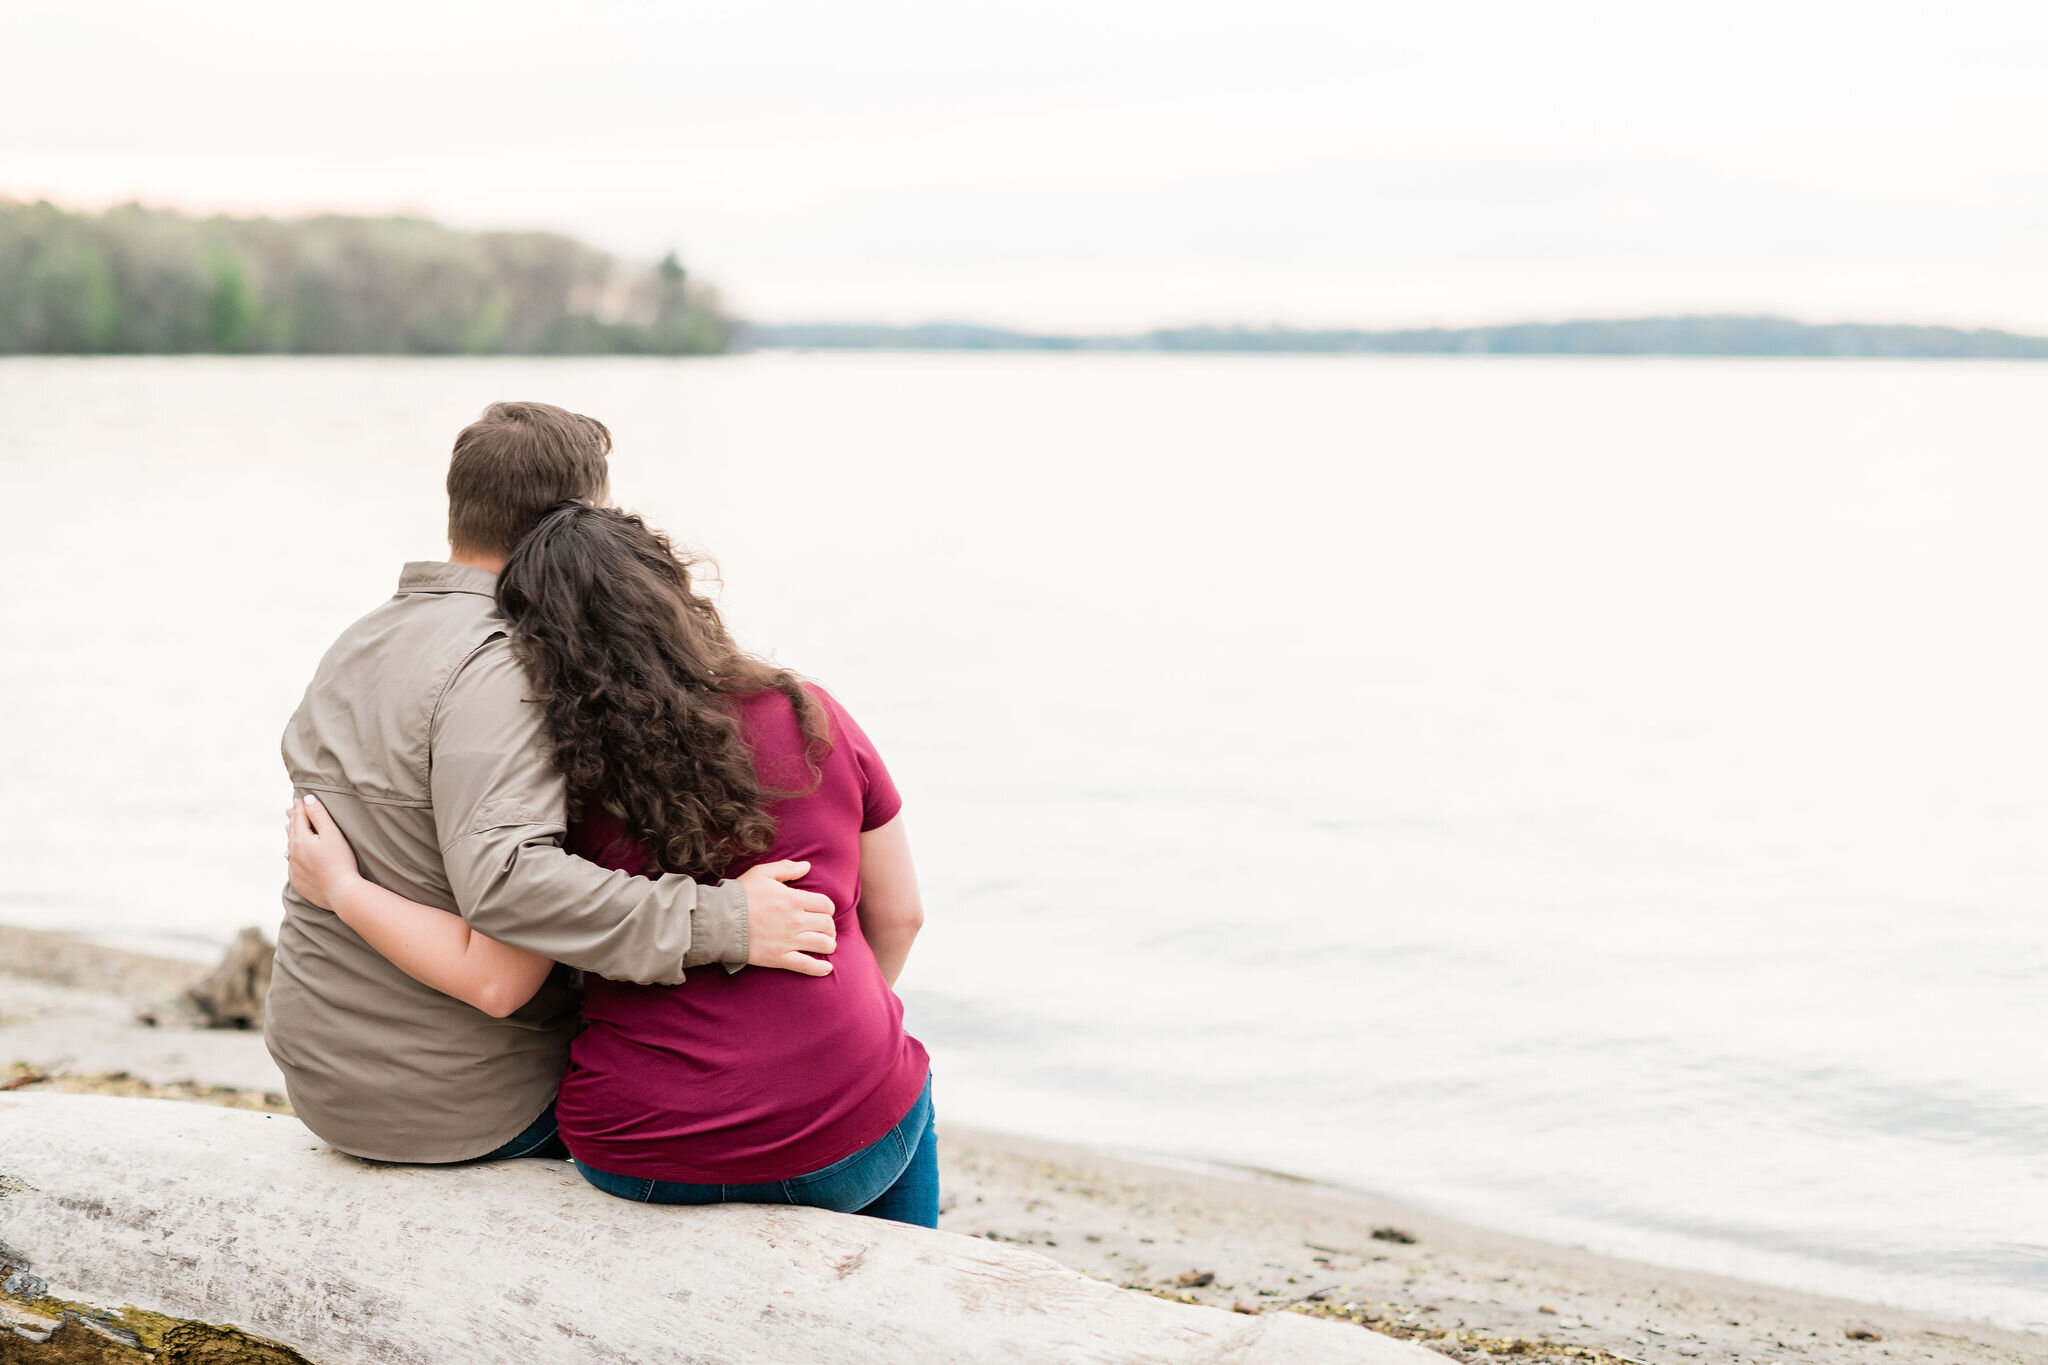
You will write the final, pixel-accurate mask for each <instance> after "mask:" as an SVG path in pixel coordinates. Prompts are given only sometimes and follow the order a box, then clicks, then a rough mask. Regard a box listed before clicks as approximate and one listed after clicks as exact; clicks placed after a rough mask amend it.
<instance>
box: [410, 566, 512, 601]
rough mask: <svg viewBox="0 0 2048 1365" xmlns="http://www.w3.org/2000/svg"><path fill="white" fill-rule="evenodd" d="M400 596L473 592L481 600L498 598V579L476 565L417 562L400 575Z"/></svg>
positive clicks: (487, 570)
mask: <svg viewBox="0 0 2048 1365" xmlns="http://www.w3.org/2000/svg"><path fill="white" fill-rule="evenodd" d="M398 590H399V591H400V592H402V593H403V592H473V593H475V594H477V595H478V596H479V597H490V598H495V597H497V595H498V576H497V575H496V574H494V573H492V572H491V571H490V570H489V569H479V568H477V567H476V565H474V564H450V563H448V562H446V561H445V560H439V559H417V560H414V561H413V562H412V563H410V564H408V565H406V566H405V571H404V572H403V573H401V574H399V575H398Z"/></svg>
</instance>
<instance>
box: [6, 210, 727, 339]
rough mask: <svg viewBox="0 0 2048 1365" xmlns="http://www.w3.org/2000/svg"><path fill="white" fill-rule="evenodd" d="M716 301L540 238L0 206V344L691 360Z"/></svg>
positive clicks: (370, 223)
mask: <svg viewBox="0 0 2048 1365" xmlns="http://www.w3.org/2000/svg"><path fill="white" fill-rule="evenodd" d="M728 331H729V324H728V323H727V321H726V319H725V318H724V316H723V315H722V314H721V313H720V311H719V309H718V305H717V300H716V298H715V296H714V295H713V294H712V293H711V292H710V291H709V290H707V289H704V288H703V287H702V286H700V285H698V284H697V283H696V282H695V281H694V280H691V279H690V278H689V277H688V275H687V274H686V272H685V271H684V270H683V267H682V265H681V264H680V263H679V262H678V261H677V260H676V258H675V255H674V254H673V253H671V254H670V255H669V256H668V258H667V259H665V260H663V261H662V262H661V263H660V264H659V265H656V266H653V267H650V268H646V269H639V270H634V269H628V268H627V267H626V266H624V265H623V264H622V263H621V262H620V261H618V260H617V259H616V258H614V257H613V256H611V255H609V254H607V253H605V252H603V251H600V250H598V249H597V248H595V247H592V246H588V245H586V244H584V243H582V242H579V241H576V240H575V239H574V238H571V237H565V236H562V235H560V234H559V233H552V232H458V231H455V230H453V229H450V228H446V227H443V226H441V225H440V224H438V223H433V222H429V221H427V220H425V219H421V218H405V217H394V218H354V217H341V216H326V217H318V218H307V219H302V220H297V221H278V220H275V219H269V218H222V217H216V218H192V217H186V216H184V215H181V214H176V213H165V212H159V211H155V210H151V209H146V208H142V207H140V206H139V205H128V206H126V207H122V208H116V209H111V210H108V211H107V212H105V213H74V212H67V211H65V210H63V209H60V208H57V207H55V206H54V205H51V204H48V203H34V204H26V203H19V202H16V201H12V200H7V199H0V354H24V353H40V354H72V355H116V354H131V355H132V354H166V353H168V354H180V353H189V352H220V353H228V354H289V355H698V354H705V353H709V352H716V351H722V350H724V349H725V346H726V341H727V335H728Z"/></svg>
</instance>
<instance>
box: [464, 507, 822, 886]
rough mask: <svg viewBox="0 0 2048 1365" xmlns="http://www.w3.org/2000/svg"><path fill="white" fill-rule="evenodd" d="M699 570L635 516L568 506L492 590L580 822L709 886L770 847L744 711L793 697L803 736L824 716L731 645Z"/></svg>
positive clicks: (787, 677) (818, 748) (764, 795)
mask: <svg viewBox="0 0 2048 1365" xmlns="http://www.w3.org/2000/svg"><path fill="white" fill-rule="evenodd" d="M697 562H698V561H697V560H695V559H693V558H691V557H689V556H687V555H685V554H681V553H679V552H678V551H677V550H676V548H675V547H674V546H673V545H672V544H670V543H669V539H668V537H666V536H664V535H662V534H661V532H659V531H656V530H654V529H652V528H651V527H649V526H648V525H647V523H646V522H644V521H642V520H641V519H640V518H639V517H636V516H633V515H631V514H630V513H626V512H620V511H616V510H614V509H612V508H607V507H591V506H588V505H586V504H583V503H564V504H562V505H561V506H559V507H556V508H555V509H554V510H552V511H550V512H549V513H548V514H547V515H546V516H545V517H543V518H542V519H541V522H540V524H539V525H538V526H536V527H534V529H533V530H532V532H530V533H529V534H528V535H527V537H526V538H525V539H524V540H522V541H520V542H519V546H518V548H517V549H515V550H514V551H513V552H512V555H511V557H510V558H509V559H507V560H506V561H505V568H504V570H503V572H501V573H500V574H499V575H498V611H499V614H500V615H502V616H503V617H504V618H505V620H506V622H507V623H508V624H509V625H510V627H511V637H512V648H513V650H514V651H515V652H516V653H517V654H518V656H519V660H520V662H521V663H523V664H524V665H525V666H526V670H527V673H528V675H529V676H530V677H531V678H532V680H533V683H534V686H535V687H536V688H537V689H538V695H537V697H536V700H537V701H539V702H540V704H541V705H542V706H543V707H544V708H545V709H546V711H547V718H548V729H549V731H550V732H551V733H552V735H553V738H554V744H555V755H554V757H555V767H556V768H557V769H558V770H559V771H560V772H561V774H562V777H563V779H564V780H565V781H566V782H567V784H568V788H569V814H570V818H572V819H576V818H580V817H583V816H587V815H590V814H594V813H596V812H598V811H604V812H606V813H608V814H610V815H612V816H614V817H616V818H617V819H618V820H620V821H621V822H622V823H623V824H624V825H625V827H626V831H627V833H628V834H630V835H631V836H632V837H633V838H634V839H636V840H638V841H639V842H640V843H641V844H643V845H644V846H645V847H646V848H647V849H648V850H649V851H650V852H651V853H652V854H653V855H654V857H655V859H656V860H657V861H658V862H659V863H660V864H661V865H662V867H664V868H666V869H667V870H669V871H671V872H681V873H686V874H688V875H691V876H695V877H705V876H716V875H718V874H720V873H721V872H723V870H724V869H725V868H726V867H727V866H729V865H730V864H731V863H732V862H733V861H734V860H735V859H737V858H740V857H742V856H744V855H747V854H758V853H761V852H764V851H765V850H766V849H767V848H768V846H769V844H770V843H771V842H773V840H774V838H775V821H774V819H773V817H771V816H770V815H769V813H768V809H767V808H768V805H769V803H770V802H772V801H775V800H779V799H781V798H783V797H786V796H793V795H797V794H799V793H795V792H778V791H768V790H764V789H763V788H762V786H761V783H760V779H759V778H758V777H757V776H756V774H755V771H754V759H753V752H752V750H751V749H750V748H749V747H748V744H747V741H746V737H745V735H744V734H743V733H742V731H741V729H740V722H739V716H738V711H737V708H736V707H735V705H734V702H735V700H736V699H738V698H742V697H746V696H750V695H753V694H755V693H758V692H764V691H767V690H768V689H770V688H773V689H775V690H776V691H778V692H781V693H782V694H783V695H784V696H786V697H788V698H789V702H790V705H791V706H793V707H795V708H796V714H797V717H798V719H799V721H800V722H801V723H802V725H803V728H804V733H805V734H806V735H808V736H809V737H810V740H811V748H810V753H809V754H808V755H807V757H808V759H809V761H810V764H811V777H812V781H813V782H815V781H816V778H817V766H816V764H817V759H818V756H819V754H820V753H821V752H822V749H823V746H824V745H825V743H826V742H827V737H826V733H825V721H824V716H823V714H822V713H821V712H820V710H819V708H818V706H817V704H816V703H815V702H813V701H812V700H811V698H810V696H809V694H808V693H806V692H805V691H804V689H803V685H802V683H801V682H800V681H799V680H798V678H797V676H796V674H794V673H792V672H790V671H789V670H788V669H786V668H777V667H776V666H775V665H773V664H771V663H768V662H766V661H764V660H762V659H757V658H755V657H754V656H753V655H751V654H747V653H745V652H743V651H742V650H741V649H740V647H739V646H738V645H736V644H734V643H733V639H732V636H731V635H730V634H728V633H727V631H726V629H725V623H724V621H723V620H721V619H720V617H719V614H718V608H717V606H716V605H714V604H713V603H712V602H711V601H710V600H709V599H708V598H705V597H702V596H700V595H699V594H698V593H697V592H696V590H695V589H694V588H692V587H691V584H690V570H691V568H692V567H694V566H695V565H696V564H697Z"/></svg>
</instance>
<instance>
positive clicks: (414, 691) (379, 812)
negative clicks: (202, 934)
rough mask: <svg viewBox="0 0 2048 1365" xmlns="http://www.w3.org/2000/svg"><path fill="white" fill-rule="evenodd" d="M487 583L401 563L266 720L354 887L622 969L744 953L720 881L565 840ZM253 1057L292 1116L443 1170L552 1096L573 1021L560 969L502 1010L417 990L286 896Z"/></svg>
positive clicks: (352, 1147) (536, 715) (644, 972)
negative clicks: (342, 848)
mask: <svg viewBox="0 0 2048 1365" xmlns="http://www.w3.org/2000/svg"><path fill="white" fill-rule="evenodd" d="M496 586H497V578H496V576H495V575H493V574H491V573H489V572H488V571H486V570H483V569H478V568H473V567H471V566H468V565H463V564H442V563H417V564H409V565H407V566H406V568H405V572H404V575H403V576H402V577H401V578H400V579H399V582H398V593H397V595H396V596H394V597H393V598H392V599H391V600H390V601H388V602H386V603H385V604H384V605H383V606H381V607H378V608H377V609H376V610H375V611H373V612H371V613H370V614H369V615H368V616H365V617H364V618H363V619H362V620H360V621H358V622H356V623H355V624H354V625H352V626H350V627H349V628H348V629H347V630H346V631H344V632H342V635H341V638H340V639H339V640H337V641H335V643H334V646H333V648H331V649H329V650H328V651H327V656H326V657H325V658H324V659H322V660H321V661H320V667H319V670H318V671H317V672H316V673H315V674H314V676H313V681H312V684H311V685H310V686H308V687H307V689H306V696H305V700H304V701H303V702H301V703H300V705H299V709H298V711H297V712H296V713H295V714H294V715H293V716H292V719H291V723H290V724H289V725H288V726H287V727H286V728H285V734H284V762H285V768H286V769H287V771H288V772H289V773H290V775H291V780H292V786H293V788H294V789H295V790H296V791H297V792H300V793H304V792H315V793H317V794H318V795H319V797H320V799H321V800H322V801H323V802H324V803H325V804H326V806H327V809H328V810H329V811H330V812H332V814H333V816H334V819H335V822H336V823H337V824H338V825H339V826H340V828H341V831H342V833H343V834H345V835H347V836H348V839H349V842H350V843H351V844H353V845H354V846H355V851H356V858H357V860H358V862H360V864H361V865H362V869H363V873H364V875H365V876H367V877H368V878H369V879H370V880H371V881H374V882H376V883H377V884H378V885H380V886H385V887H388V888H390V889H391V890H393V891H396V892H398V893H399V894H400V895H402V896H406V897H409V898H411V899H413V900H416V901H422V902H424V903H426V904H428V905H433V906H438V907H439V908H441V909H443V910H446V911H448V912H450V913H451V914H459V915H461V916H462V917H463V918H464V919H466V920H468V921H469V923H470V925H471V926H472V927H473V928H475V929H476V930H477V931H478V932H480V933H483V934H487V935H489V936H490V937H491V938H495V939H498V940H500V941H501V942H505V943H509V944H512V945H514V946H515V947H519V948H525V949H529V950H530V951H532V952H536V953H540V954H543V955H544V956H547V957H551V958H553V959H555V961H557V962H559V963H562V964H564V965H566V966H568V967H573V968H579V969H581V970H584V971H590V972H596V973H598V974H599V975H602V976H608V977H611V978H613V979H615V980H622V981H645V982H664V983H675V982H680V981H681V980H682V979H683V970H684V968H686V967H695V966H703V965H706V964H709V963H713V962H722V963H726V964H739V963H744V962H745V961H746V959H747V916H746V902H745V899H744V896H743V894H742V892H741V890H740V887H739V885H738V884H737V883H735V882H721V883H719V884H717V885H705V886H700V885H698V884H696V883H694V882H692V881H690V880H689V879H687V878H684V877H663V878H661V879H659V880H655V881H650V880H648V879H647V878H645V877H629V876H627V875H626V874H625V873H623V872H613V871H608V870H607V869H605V868H602V867H599V866H597V865H596V864H594V863H589V862H585V861H583V860H582V859H580V858H575V857H572V856H570V855H569V854H567V853H565V852H563V850H562V847H561V840H562V836H563V834H564V833H565V832H566V828H567V825H566V793H565V790H564V788H563V784H562V779H561V776H560V775H559V774H558V773H557V772H556V771H555V768H554V764H553V761H552V758H551V749H550V745H549V741H548V736H547V731H546V726H545V718H544V716H543V715H542V712H541V708H540V707H539V706H538V705H536V704H534V703H533V702H532V701H530V700H529V699H528V698H529V697H530V696H531V687H530V684H529V683H528V680H527V678H526V675H525V673H524V671H523V670H522V669H521V668H520V666H519V664H518V661H517V660H516V659H515V658H514V657H513V655H512V650H511V645H510V642H509V641H508V640H507V638H506V635H505V625H504V622H503V621H502V620H501V619H500V618H499V616H498V614H497V610H496V606H495V601H494V593H495V590H496ZM284 910H285V916H284V924H283V926H282V928H281V929H280V930H279V932H278V941H277V966H276V971H275V974H274V977H273V979H272V983H271V989H270V1003H269V1028H268V1030H267V1032H268V1035H269V1044H270V1053H271V1055H272V1056H273V1057H275V1058H276V1059H277V1064H278V1066H279V1067H281V1068H282V1069H283V1071H284V1075H285V1083H286V1086H287V1088H288V1090H289V1092H290V1095H291V1101H292V1107H293V1108H294V1109H295V1110H296V1111H297V1112H298V1115H299V1117H300V1118H302V1119H304V1120H305V1122H306V1124H307V1126H308V1127H310V1128H312V1130H313V1131H314V1132H316V1133H318V1134H319V1135H320V1136H321V1137H323V1138H325V1139H326V1140H327V1141H328V1142H330V1143H332V1144H333V1145H334V1146H336V1147H339V1148H341V1149H342V1150H343V1151H345V1152H352V1153H354V1154H355V1155H357V1156H363V1157H370V1158H373V1159H375V1160H380V1161H460V1160H464V1159H466V1158H469V1157H473V1156H480V1155H482V1154H483V1153H485V1152H488V1151H490V1150H492V1149H493V1148H496V1147H498V1146H500V1145H502V1144H503V1143H505V1142H506V1141H508V1140H509V1139H511V1138H512V1137H514V1136H516V1135H517V1134H519V1133H520V1132H521V1131H522V1130H524V1129H525V1128H526V1127H527V1126H528V1125H529V1124H530V1123H532V1122H533V1120H534V1119H536V1118H538V1117H539V1116H540V1114H541V1113H542V1111H544V1110H545V1109H546V1108H547V1106H548V1104H549V1102H550V1101H551V1100H553V1098H554V1094H555V1087H556V1084H557V1083H558V1082H559V1080H560V1079H561V1075H562V1067H563V1064H564V1061H565V1060H566V1058H567V1055H568V1048H569V1039H570V1038H571V1037H572V1036H573V1034H574V1032H575V1030H576V1027H577V1017H576V1008H575V994H574V992H573V991H571V990H570V989H568V987H567V985H566V983H565V982H564V981H563V980H562V979H561V978H563V976H564V975H565V974H564V973H562V972H561V971H559V970H558V971H557V972H556V973H555V976H554V977H553V978H551V979H550V980H549V982H548V984H547V985H545V986H543V987H542V988H541V990H540V993H539V994H538V995H536V996H535V997H534V998H533V999H532V1000H531V1001H529V1002H528V1003H527V1004H526V1005H525V1006H524V1007H523V1008H521V1009H520V1010H518V1011H517V1012H516V1013H514V1014H512V1015H511V1016H510V1017H508V1018H504V1019H493V1018H492V1017H490V1016H489V1015H487V1014H485V1013H483V1012H482V1011H481V1010H477V1009H473V1008H471V1007H470V1006H468V1005H465V1004H463V1003H462V1002H461V1001H460V1000H456V999H454V998H453V997H451V996H446V995H442V994H441V993H440V992H438V991H435V990H432V989H430V988H429V987H426V986H423V985H421V984H420V983H419V982H417V981H414V980H413V979H412V978H411V977H409V976H407V975H405V973H403V972H401V971H399V970H398V969H397V968H396V967H393V966H392V965H391V964H390V963H388V962H386V961H385V960H384V958H383V957H382V956H380V955H379V954H378V953H377V951H376V950H375V949H373V948H371V947H370V946H369V945H368V944H367V943H365V942H364V941H363V940H362V939H361V938H359V937H357V935H356V934H355V932H354V931H353V930H351V929H350V928H349V927H348V926H347V925H346V924H343V923H342V922H341V920H340V919H339V918H337V917H336V916H334V915H332V914H330V913H328V912H327V911H325V910H322V909H320V908H318V907H317V906H314V905H311V904H309V903H308V902H306V901H304V900H302V899H300V898H299V897H298V896H297V895H295V894H294V893H293V892H292V891H291V890H290V888H289V887H287V888H286V890H285V896H284Z"/></svg>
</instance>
